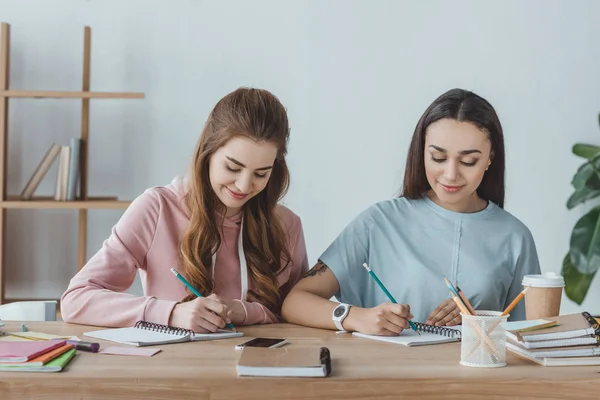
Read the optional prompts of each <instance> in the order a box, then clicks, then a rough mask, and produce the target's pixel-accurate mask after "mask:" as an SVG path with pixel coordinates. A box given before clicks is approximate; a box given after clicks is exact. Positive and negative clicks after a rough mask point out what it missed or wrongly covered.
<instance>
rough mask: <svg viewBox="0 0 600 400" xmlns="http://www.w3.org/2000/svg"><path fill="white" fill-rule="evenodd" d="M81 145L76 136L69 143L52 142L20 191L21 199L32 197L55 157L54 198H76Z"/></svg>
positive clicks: (59, 199)
mask: <svg viewBox="0 0 600 400" xmlns="http://www.w3.org/2000/svg"><path fill="white" fill-rule="evenodd" d="M81 146H82V141H81V139H80V138H78V137H73V138H71V140H70V143H69V145H60V144H57V143H53V144H52V145H51V146H50V148H49V149H48V151H47V152H46V154H45V155H44V157H43V158H42V160H41V161H40V163H39V164H38V166H37V168H36V169H35V171H34V173H33V175H31V177H30V178H29V181H28V182H27V184H26V185H25V187H24V189H23V191H22V192H21V196H20V197H21V200H31V199H32V198H33V194H34V193H35V191H36V190H37V188H38V186H39V184H40V182H41V181H42V179H43V178H44V177H45V176H46V174H47V173H48V170H49V169H50V167H51V166H52V164H53V163H54V161H55V160H57V159H58V172H57V176H56V184H55V191H54V199H55V200H57V201H66V200H76V199H77V190H78V188H79V182H80V176H81V173H80V169H81Z"/></svg>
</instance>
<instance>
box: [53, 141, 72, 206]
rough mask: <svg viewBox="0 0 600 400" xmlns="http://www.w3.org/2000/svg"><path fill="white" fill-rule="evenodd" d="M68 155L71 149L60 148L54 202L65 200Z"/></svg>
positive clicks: (67, 147)
mask: <svg viewBox="0 0 600 400" xmlns="http://www.w3.org/2000/svg"><path fill="white" fill-rule="evenodd" d="M70 154H71V147H69V146H61V148H60V155H59V158H58V174H57V176H56V192H55V194H54V200H56V201H65V200H67V183H68V182H67V181H68V179H69V157H70Z"/></svg>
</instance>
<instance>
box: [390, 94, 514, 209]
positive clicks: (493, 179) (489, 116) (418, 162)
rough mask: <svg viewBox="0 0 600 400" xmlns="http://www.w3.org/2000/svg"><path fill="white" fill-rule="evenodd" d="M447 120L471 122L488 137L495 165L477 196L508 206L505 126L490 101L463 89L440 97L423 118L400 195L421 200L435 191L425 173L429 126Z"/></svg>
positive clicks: (411, 148) (412, 148)
mask: <svg viewBox="0 0 600 400" xmlns="http://www.w3.org/2000/svg"><path fill="white" fill-rule="evenodd" d="M443 118H450V119H455V120H457V121H463V122H470V123H472V124H475V125H476V126H477V127H478V128H479V129H481V130H482V131H484V132H485V133H486V134H487V137H488V139H489V141H490V143H491V148H492V149H491V153H490V158H491V159H492V164H491V165H490V166H489V169H488V170H487V171H486V172H485V174H484V176H483V179H482V181H481V184H480V185H479V187H478V188H477V195H478V196H479V197H481V198H482V199H485V200H489V201H492V202H494V203H496V204H497V205H498V206H500V207H504V168H505V161H504V135H503V133H502V125H501V124H500V120H499V119H498V115H497V114H496V111H495V110H494V108H493V107H492V105H491V104H490V103H489V102H488V101H487V100H485V99H484V98H482V97H480V96H478V95H476V94H475V93H473V92H469V91H467V90H463V89H452V90H449V91H447V92H446V93H444V94H442V95H441V96H439V97H438V98H437V99H435V101H434V102H433V103H431V105H430V106H429V107H427V109H426V110H425V112H424V113H423V115H422V116H421V118H420V119H419V122H418V123H417V126H416V128H415V132H414V134H413V137H412V141H411V143H410V148H409V150H408V156H407V158H406V169H405V171H404V184H403V187H402V190H401V193H400V196H403V197H406V198H409V199H418V198H421V197H423V195H424V194H425V192H427V191H428V190H429V189H431V186H430V185H429V182H428V181H427V176H426V174H425V155H424V154H425V135H426V134H427V128H428V127H429V125H431V124H432V123H434V122H436V121H439V120H441V119H443Z"/></svg>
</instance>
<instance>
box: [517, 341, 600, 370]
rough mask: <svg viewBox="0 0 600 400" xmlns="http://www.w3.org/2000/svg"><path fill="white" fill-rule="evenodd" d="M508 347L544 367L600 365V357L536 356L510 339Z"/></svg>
mask: <svg viewBox="0 0 600 400" xmlns="http://www.w3.org/2000/svg"><path fill="white" fill-rule="evenodd" d="M506 349H507V350H508V351H510V352H512V353H515V354H517V355H519V356H521V357H523V358H526V359H528V360H530V361H533V362H535V363H538V364H540V365H542V366H544V367H566V366H579V365H600V357H534V356H533V354H531V353H530V352H527V351H525V350H524V349H522V348H520V347H519V346H516V345H514V344H512V343H510V342H509V341H507V342H506Z"/></svg>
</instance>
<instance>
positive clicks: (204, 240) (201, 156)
mask: <svg viewBox="0 0 600 400" xmlns="http://www.w3.org/2000/svg"><path fill="white" fill-rule="evenodd" d="M289 130H290V129H289V124H288V118H287V113H286V110H285V108H284V107H283V105H282V104H281V103H280V102H279V100H278V99H277V97H275V96H274V95H273V94H271V93H270V92H268V91H266V90H261V89H248V88H240V89H238V90H236V91H234V92H232V93H230V94H228V95H227V96H225V97H224V98H223V99H221V100H220V101H219V102H218V103H217V104H216V105H215V107H214V109H213V110H212V112H211V113H210V115H209V117H208V120H207V121H206V124H205V126H204V130H203V131H202V134H201V136H200V139H199V140H198V143H197V145H196V150H195V153H194V159H193V162H192V165H191V171H190V180H189V188H188V192H187V194H186V195H185V198H184V200H185V204H186V206H187V209H188V212H189V215H190V224H189V227H188V228H187V230H186V231H185V233H184V235H183V238H182V241H181V244H180V255H181V258H182V262H183V275H184V276H185V278H186V279H187V280H188V281H189V282H190V284H191V285H192V286H194V287H195V288H196V289H197V290H199V291H200V293H202V294H203V295H205V296H208V295H209V294H210V293H211V292H212V291H213V289H214V282H213V279H212V274H211V265H212V255H213V254H214V253H215V252H216V251H217V249H218V248H219V246H220V244H221V235H220V232H219V226H220V221H216V220H215V211H217V212H220V213H221V214H222V215H225V212H224V211H225V206H224V205H223V204H222V203H221V202H220V201H219V199H218V197H217V196H216V194H215V193H214V191H213V189H212V187H211V184H210V178H209V162H210V158H211V156H212V155H213V154H214V153H215V152H216V151H217V149H219V148H220V147H222V146H223V145H224V144H225V143H227V141H228V140H230V139H231V138H233V137H236V136H244V137H247V138H250V139H252V140H254V141H257V142H268V143H273V144H274V145H275V146H276V147H277V149H278V152H277V157H276V159H275V163H274V165H273V169H272V172H271V176H270V178H269V182H268V183H267V186H266V187H265V188H264V189H263V190H262V191H261V192H260V193H259V194H257V195H256V196H254V197H253V198H252V199H250V200H248V202H247V203H246V204H244V206H243V223H244V229H243V238H242V240H243V246H244V254H245V256H246V260H247V263H248V274H249V279H250V280H251V281H252V282H253V284H254V287H255V290H254V291H250V292H249V293H248V294H249V297H250V296H252V297H253V298H254V299H255V300H257V301H259V302H261V303H262V304H264V305H265V306H267V307H268V308H269V309H270V310H271V311H272V312H274V313H279V311H280V310H279V309H280V307H281V302H282V299H281V293H280V291H279V286H278V283H277V275H278V274H279V273H280V272H281V271H282V270H283V269H284V268H285V267H286V266H287V264H288V263H289V260H290V254H289V252H288V250H287V241H286V237H287V235H286V230H285V229H284V226H283V222H282V221H280V220H279V218H278V216H277V215H276V206H277V204H278V202H279V201H280V200H281V198H283V196H284V195H285V193H286V192H287V190H288V188H289V179H290V177H289V171H288V168H287V164H286V162H285V155H286V153H287V143H288V140H289ZM282 260H284V265H283V267H282V265H281V264H282ZM193 297H194V296H193V295H191V296H188V297H187V298H186V299H188V300H189V299H191V298H193Z"/></svg>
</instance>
